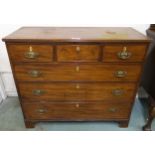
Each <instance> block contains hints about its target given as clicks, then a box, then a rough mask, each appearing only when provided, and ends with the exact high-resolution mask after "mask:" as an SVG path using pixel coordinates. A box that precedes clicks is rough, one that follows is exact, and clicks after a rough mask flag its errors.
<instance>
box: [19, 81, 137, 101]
mask: <svg viewBox="0 0 155 155" xmlns="http://www.w3.org/2000/svg"><path fill="white" fill-rule="evenodd" d="M135 88H136V84H135V83H19V90H20V94H21V97H22V99H23V100H33V101H52V100H55V101H81V100H84V101H89V100H90V101H93V100H94V101H97V100H98V101H101V100H102V101H111V102H121V101H122V102H125V101H131V100H132V99H133V97H134V90H135Z"/></svg>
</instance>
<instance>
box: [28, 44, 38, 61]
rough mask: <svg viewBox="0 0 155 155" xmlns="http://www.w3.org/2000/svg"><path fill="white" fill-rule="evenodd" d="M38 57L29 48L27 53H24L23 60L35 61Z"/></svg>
mask: <svg viewBox="0 0 155 155" xmlns="http://www.w3.org/2000/svg"><path fill="white" fill-rule="evenodd" d="M38 56H39V53H37V52H34V51H33V49H32V47H31V46H30V47H29V51H28V52H26V53H25V58H27V59H35V58H37V57H38Z"/></svg>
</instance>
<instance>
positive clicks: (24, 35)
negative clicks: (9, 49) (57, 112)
mask: <svg viewBox="0 0 155 155" xmlns="http://www.w3.org/2000/svg"><path fill="white" fill-rule="evenodd" d="M3 41H6V42H45V43H47V42H58V43H59V42H63V43H64V42H69V43H71V42H80V43H81V42H97V43H99V42H110V43H111V42H120V41H123V42H145V43H146V42H149V39H148V38H147V37H146V36H144V35H142V34H141V33H139V32H138V31H136V30H134V29H132V28H129V27H22V28H20V29H19V30H17V31H15V32H14V33H12V34H11V35H9V36H7V37H5V38H3Z"/></svg>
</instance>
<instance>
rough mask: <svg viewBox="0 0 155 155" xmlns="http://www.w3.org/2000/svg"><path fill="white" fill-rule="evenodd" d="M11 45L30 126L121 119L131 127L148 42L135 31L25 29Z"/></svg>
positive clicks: (11, 37) (8, 41)
mask: <svg viewBox="0 0 155 155" xmlns="http://www.w3.org/2000/svg"><path fill="white" fill-rule="evenodd" d="M3 41H5V42H6V46H7V50H8V54H9V58H10V62H11V66H12V70H13V75H14V78H15V83H16V86H17V90H18V94H19V99H20V102H21V106H22V110H23V113H24V119H25V125H26V127H34V123H36V122H39V121H117V122H118V123H119V125H120V127H127V126H128V123H129V119H130V114H131V110H132V106H133V102H134V99H135V95H136V91H137V87H138V83H139V78H140V74H141V71H142V66H143V61H144V59H145V55H146V51H147V47H148V44H149V39H148V38H147V37H145V36H144V35H142V34H140V33H139V32H137V31H135V30H133V29H132V28H49V27H45V28H41V27H35V28H34V27H29V28H25V27H24V28H21V29H19V30H18V31H16V32H14V33H13V34H11V35H9V36H7V37H6V38H4V39H3Z"/></svg>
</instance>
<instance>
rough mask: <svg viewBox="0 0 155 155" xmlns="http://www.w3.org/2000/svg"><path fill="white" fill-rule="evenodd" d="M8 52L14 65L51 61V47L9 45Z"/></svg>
mask: <svg viewBox="0 0 155 155" xmlns="http://www.w3.org/2000/svg"><path fill="white" fill-rule="evenodd" d="M8 52H9V55H10V58H11V60H12V61H13V62H14V63H16V62H52V61H53V47H52V46H51V45H27V44H15V45H13V44H11V45H10V44H9V45H8Z"/></svg>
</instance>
